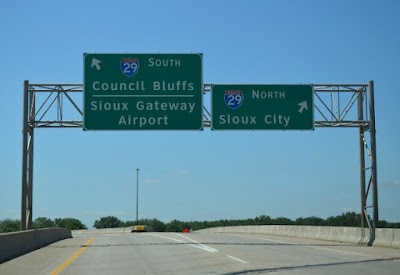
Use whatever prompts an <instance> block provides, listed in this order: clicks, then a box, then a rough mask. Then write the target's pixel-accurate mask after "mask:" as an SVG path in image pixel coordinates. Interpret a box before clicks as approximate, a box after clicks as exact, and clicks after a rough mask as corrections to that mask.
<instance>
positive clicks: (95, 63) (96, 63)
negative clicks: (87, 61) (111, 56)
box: [91, 58, 101, 70]
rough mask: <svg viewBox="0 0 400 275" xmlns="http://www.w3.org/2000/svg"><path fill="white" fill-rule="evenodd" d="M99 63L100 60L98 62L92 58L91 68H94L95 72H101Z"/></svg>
mask: <svg viewBox="0 0 400 275" xmlns="http://www.w3.org/2000/svg"><path fill="white" fill-rule="evenodd" d="M100 63H101V61H100V60H98V59H96V58H92V66H91V68H93V67H96V69H97V70H101V67H100Z"/></svg>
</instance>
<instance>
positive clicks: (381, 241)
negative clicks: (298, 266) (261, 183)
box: [197, 225, 400, 248]
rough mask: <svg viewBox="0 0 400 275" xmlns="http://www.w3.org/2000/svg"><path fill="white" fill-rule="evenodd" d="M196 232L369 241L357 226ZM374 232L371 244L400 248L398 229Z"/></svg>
mask: <svg viewBox="0 0 400 275" xmlns="http://www.w3.org/2000/svg"><path fill="white" fill-rule="evenodd" d="M197 232H210V233H249V234H269V235H278V236H287V237H298V238H308V239H319V240H327V241H336V242H348V243H357V244H367V243H368V241H369V239H368V237H369V229H365V231H364V233H363V230H362V229H361V228H358V227H336V226H296V225H259V226H227V227H214V228H207V229H202V230H198V231H197ZM375 233H376V236H375V241H374V243H373V245H377V246H388V247H395V248H400V229H391V228H377V229H376V232H375Z"/></svg>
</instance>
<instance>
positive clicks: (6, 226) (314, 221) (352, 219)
mask: <svg viewBox="0 0 400 275" xmlns="http://www.w3.org/2000/svg"><path fill="white" fill-rule="evenodd" d="M20 224H21V222H20V221H19V220H12V219H5V220H0V233H6V232H13V231H18V230H19V229H20ZM138 224H139V225H146V226H151V227H152V228H153V230H154V231H157V232H182V231H183V230H184V229H185V228H188V229H192V230H200V229H205V228H210V227H224V226H241V225H303V226H305V225H310V226H349V227H360V226H361V215H360V214H356V213H354V212H346V213H343V214H341V215H338V216H332V217H329V218H327V219H322V218H318V217H315V216H312V217H306V218H303V217H301V218H298V219H296V220H291V219H288V218H285V217H278V218H271V217H269V216H266V215H261V216H258V217H256V218H249V219H237V220H217V221H190V222H185V221H179V220H173V221H171V222H168V223H164V222H162V221H159V220H157V219H141V220H139V221H138V223H137V222H136V221H121V220H120V219H118V218H117V217H114V216H107V217H102V218H100V219H99V220H96V221H95V222H94V224H93V227H94V228H96V229H100V228H117V227H130V226H133V225H138ZM52 227H61V228H67V229H70V230H75V229H87V227H86V226H85V225H84V224H83V223H82V222H81V221H79V220H78V219H74V218H58V219H55V220H51V219H48V218H44V217H40V218H37V219H35V220H34V221H33V223H32V228H33V229H40V228H52ZM377 227H378V228H400V223H391V222H387V221H385V220H382V221H379V223H378V225H377Z"/></svg>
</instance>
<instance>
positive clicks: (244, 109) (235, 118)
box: [211, 84, 314, 130]
mask: <svg viewBox="0 0 400 275" xmlns="http://www.w3.org/2000/svg"><path fill="white" fill-rule="evenodd" d="M313 98H314V95H313V86H312V85H234V84H232V85H230V84H226V85H212V87H211V100H212V102H211V113H212V119H211V127H212V129H213V130H314V100H313Z"/></svg>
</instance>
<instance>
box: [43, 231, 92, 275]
mask: <svg viewBox="0 0 400 275" xmlns="http://www.w3.org/2000/svg"><path fill="white" fill-rule="evenodd" d="M93 240H94V238H93V237H91V238H90V239H89V240H88V241H87V242H86V243H85V244H84V246H83V247H82V248H81V249H79V250H78V251H77V252H75V253H74V254H73V255H72V256H71V257H70V258H69V259H68V260H66V261H65V262H64V263H63V264H62V265H60V266H59V267H58V268H57V269H55V270H54V271H53V272H51V273H50V274H51V275H57V274H59V273H60V272H61V271H63V270H64V269H65V268H66V267H67V266H68V265H69V264H70V263H72V262H73V261H74V260H75V259H76V258H78V257H79V255H81V254H82V253H83V251H85V250H86V249H87V248H88V247H89V245H91V244H92V243H93Z"/></svg>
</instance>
